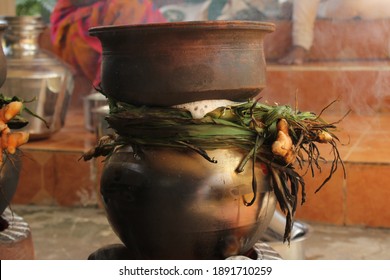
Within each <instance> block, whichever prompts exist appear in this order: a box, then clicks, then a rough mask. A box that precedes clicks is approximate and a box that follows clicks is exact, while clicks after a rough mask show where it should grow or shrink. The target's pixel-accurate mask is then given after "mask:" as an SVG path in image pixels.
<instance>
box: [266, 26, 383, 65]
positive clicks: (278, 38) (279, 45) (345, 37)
mask: <svg viewBox="0 0 390 280" xmlns="http://www.w3.org/2000/svg"><path fill="white" fill-rule="evenodd" d="M273 22H274V23H275V25H276V30H275V32H273V33H271V34H269V35H267V36H266V37H265V55H266V58H267V59H268V60H270V61H273V60H277V59H278V58H280V57H282V56H283V55H285V54H286V53H287V51H288V49H289V48H290V47H291V26H292V25H291V21H287V20H283V21H273ZM389 57H390V19H378V20H324V19H321V20H317V21H316V24H315V27H314V42H313V47H312V49H311V50H310V53H309V59H310V60H312V61H335V60H344V61H345V60H373V59H374V60H381V59H388V58H389Z"/></svg>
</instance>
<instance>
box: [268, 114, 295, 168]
mask: <svg viewBox="0 0 390 280" xmlns="http://www.w3.org/2000/svg"><path fill="white" fill-rule="evenodd" d="M276 128H277V130H278V134H277V138H276V140H275V142H274V143H273V144H272V153H273V154H274V155H276V156H279V157H282V158H283V159H284V161H285V162H286V163H287V164H289V163H292V162H294V160H295V158H296V155H295V152H294V150H293V148H294V146H293V143H292V139H291V137H290V135H289V132H288V123H287V121H286V120H285V119H280V120H279V121H278V123H277V125H276Z"/></svg>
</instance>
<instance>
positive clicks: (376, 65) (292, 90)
mask: <svg viewBox="0 0 390 280" xmlns="http://www.w3.org/2000/svg"><path fill="white" fill-rule="evenodd" d="M259 96H260V97H261V98H262V101H268V102H270V103H274V102H277V103H279V104H291V105H294V104H295V99H296V97H297V102H298V109H300V110H302V111H314V112H317V113H318V112H320V111H321V110H322V109H323V108H324V107H325V106H326V105H328V104H330V103H331V102H333V101H335V100H339V102H337V103H335V104H334V105H333V106H331V107H330V108H329V109H328V110H327V113H329V114H330V113H331V114H343V113H345V112H347V111H348V110H350V109H351V110H352V111H354V112H355V113H357V114H359V115H365V114H374V113H376V112H390V60H387V61H375V62H363V61H355V62H316V63H314V62H313V63H306V64H304V65H301V66H289V65H278V64H268V66H267V87H266V88H265V89H264V90H263V92H261V93H260V95H259ZM294 106H295V105H294Z"/></svg>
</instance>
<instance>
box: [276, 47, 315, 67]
mask: <svg viewBox="0 0 390 280" xmlns="http://www.w3.org/2000/svg"><path fill="white" fill-rule="evenodd" d="M307 53H308V51H307V50H306V49H304V48H303V47H300V46H294V47H292V49H291V50H290V52H289V53H288V54H287V55H286V56H284V57H282V58H281V59H279V61H278V62H279V63H280V64H286V65H301V64H303V63H304V62H305V59H306V56H307Z"/></svg>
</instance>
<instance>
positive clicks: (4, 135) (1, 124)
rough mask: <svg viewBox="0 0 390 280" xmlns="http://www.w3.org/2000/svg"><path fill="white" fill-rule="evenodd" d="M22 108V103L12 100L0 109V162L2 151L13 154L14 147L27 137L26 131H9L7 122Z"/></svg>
mask: <svg viewBox="0 0 390 280" xmlns="http://www.w3.org/2000/svg"><path fill="white" fill-rule="evenodd" d="M22 108H23V103H22V102H20V101H13V102H10V103H8V104H7V105H5V106H4V107H2V108H1V109H0V133H1V136H0V164H1V163H2V161H3V151H4V150H7V152H8V153H10V154H14V153H15V152H16V148H17V147H19V146H21V145H23V144H25V143H27V141H28V139H29V133H28V132H11V130H10V128H9V127H8V125H7V123H8V122H9V121H10V120H11V119H13V118H14V117H15V116H16V115H17V114H19V113H20V110H21V109H22Z"/></svg>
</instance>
